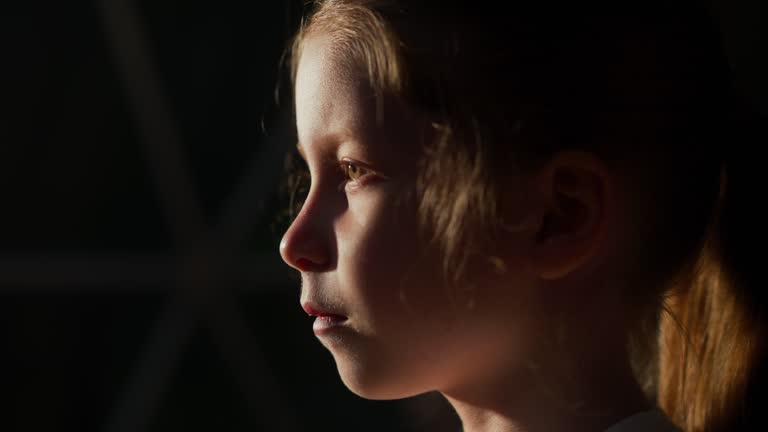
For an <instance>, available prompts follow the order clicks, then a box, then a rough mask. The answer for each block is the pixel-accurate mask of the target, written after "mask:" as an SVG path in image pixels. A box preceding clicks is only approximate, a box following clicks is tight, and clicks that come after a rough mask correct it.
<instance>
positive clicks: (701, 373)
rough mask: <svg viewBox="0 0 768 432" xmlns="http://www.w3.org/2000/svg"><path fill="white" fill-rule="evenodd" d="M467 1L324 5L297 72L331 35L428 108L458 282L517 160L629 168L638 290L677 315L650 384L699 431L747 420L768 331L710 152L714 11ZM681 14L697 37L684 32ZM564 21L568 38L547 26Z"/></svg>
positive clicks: (484, 242)
mask: <svg viewBox="0 0 768 432" xmlns="http://www.w3.org/2000/svg"><path fill="white" fill-rule="evenodd" d="M415 3H418V5H417V4H415ZM458 3H461V2H439V1H438V2H429V1H425V2H406V1H392V0H390V1H387V0H325V1H317V2H315V7H314V9H313V11H312V13H311V14H310V15H309V18H308V19H307V20H306V21H304V22H303V23H302V26H301V29H300V31H299V32H298V34H297V35H296V37H295V39H294V41H293V45H292V56H291V60H292V63H291V70H292V77H294V78H295V74H296V70H297V67H298V61H299V58H300V56H301V52H302V50H303V49H304V42H305V41H306V40H307V39H308V38H310V37H312V36H314V35H323V36H324V37H330V38H331V40H332V41H333V45H334V47H335V49H336V51H335V54H336V55H338V56H339V59H342V60H344V61H354V62H356V66H358V67H361V68H362V70H363V71H365V72H366V73H367V74H368V78H369V82H370V85H371V88H373V89H374V91H375V92H376V94H377V100H379V101H380V103H382V102H381V100H382V99H383V96H384V95H385V94H390V95H394V96H396V97H399V98H401V99H403V100H405V101H407V102H408V103H409V104H411V105H412V106H414V107H415V108H416V109H419V110H421V111H423V112H425V113H429V114H430V115H431V118H432V119H433V122H432V130H433V132H434V134H433V135H432V136H431V139H430V140H429V141H428V142H426V143H425V155H424V158H423V169H422V171H421V178H420V179H419V194H420V195H419V199H420V200H419V203H420V214H421V218H422V227H423V230H424V232H425V233H427V235H428V236H429V238H430V239H432V240H433V241H434V244H435V245H436V247H437V250H439V251H440V252H441V253H442V254H443V256H444V264H445V270H446V271H445V274H446V277H447V278H449V279H451V280H453V281H459V280H460V279H461V277H462V271H463V268H464V266H465V265H466V262H467V260H468V259H469V258H470V257H472V256H473V255H478V254H482V253H483V251H484V250H485V249H486V247H487V246H488V245H489V244H491V241H490V239H491V238H492V237H493V232H494V230H495V229H498V228H499V226H500V224H501V221H499V219H498V217H499V215H498V210H497V208H496V206H497V203H498V196H497V190H496V187H497V184H498V182H499V179H500V178H501V177H502V176H503V175H504V174H505V173H507V172H509V171H515V170H524V169H526V168H527V167H530V166H533V165H535V164H536V163H537V162H539V161H542V160H545V159H546V158H547V157H549V156H551V155H552V154H554V153H556V152H557V151H559V150H562V149H567V148H578V149H583V150H586V151H590V152H594V153H596V154H598V155H599V156H600V157H602V158H604V159H606V160H609V161H612V162H613V163H616V164H620V163H624V165H622V167H624V168H627V167H628V168H627V176H634V177H633V180H634V181H635V182H636V183H637V184H639V185H640V186H638V191H639V194H638V197H639V198H638V204H637V210H638V211H643V212H645V213H647V216H648V217H647V221H648V223H647V224H646V225H645V226H643V227H638V228H639V229H638V234H637V238H636V240H637V244H634V245H633V248H632V249H633V252H632V253H631V254H629V255H628V256H627V257H626V261H627V263H626V265H627V270H626V272H627V273H631V274H635V275H640V277H638V278H636V279H637V280H636V282H635V284H634V286H633V287H632V289H633V290H634V291H635V292H636V293H638V294H639V295H640V297H639V298H641V299H642V300H641V303H643V304H646V303H648V304H652V305H653V306H654V308H655V309H654V311H653V312H654V314H655V313H656V311H658V310H661V308H663V309H664V310H665V311H666V312H667V313H664V314H661V320H660V323H656V324H655V327H654V329H655V331H654V332H653V334H658V346H657V347H656V349H653V350H651V351H654V352H657V354H656V357H654V358H655V359H656V360H657V361H658V363H657V364H655V365H654V366H655V367H653V368H651V369H652V370H656V371H658V372H657V374H656V375H655V376H654V377H653V380H652V381H653V382H652V385H651V386H650V387H651V388H654V389H655V391H656V392H657V393H656V395H654V396H655V397H656V398H657V400H658V403H659V404H660V406H661V407H662V408H663V409H665V411H666V412H667V413H668V414H669V416H670V417H671V418H672V419H673V420H674V421H675V422H676V423H677V424H678V425H679V426H681V427H682V428H683V429H684V430H686V431H691V432H693V431H697V432H698V431H713V430H724V428H728V427H731V426H733V425H736V424H740V423H739V422H740V421H743V419H744V417H745V413H744V412H743V409H741V408H743V403H744V400H745V398H746V394H747V390H746V389H747V386H748V381H749V377H750V376H751V374H752V373H754V371H755V370H756V364H757V362H758V359H759V358H761V356H762V352H763V347H762V345H761V343H760V340H761V338H762V336H763V332H764V326H763V325H762V322H761V321H760V320H759V319H758V318H759V317H757V316H756V315H755V314H753V313H751V310H750V308H749V306H748V304H747V301H746V300H745V298H746V297H745V296H744V295H742V294H743V293H744V292H746V291H745V290H746V289H747V287H745V286H744V284H743V283H742V281H741V280H740V279H739V278H738V275H736V273H734V270H733V266H730V265H729V257H728V256H726V255H729V254H730V255H733V254H732V252H731V251H729V250H728V248H727V247H725V246H724V245H723V244H722V243H723V241H722V240H723V237H724V236H723V233H728V232H730V230H731V225H732V224H734V222H733V220H730V219H729V220H728V221H723V220H721V218H720V217H719V216H720V215H721V214H724V212H726V207H727V208H730V207H732V203H730V201H729V199H730V198H729V197H731V195H732V191H733V188H734V186H733V185H732V184H726V182H724V178H725V177H727V175H726V174H729V172H728V170H729V169H731V170H732V169H733V166H732V165H733V164H728V163H726V162H724V161H723V158H722V157H721V153H722V152H718V151H717V150H716V151H712V152H709V151H707V150H705V147H706V144H707V143H713V142H714V143H717V142H718V141H719V140H725V138H726V136H727V133H728V125H729V123H727V122H725V121H722V120H723V118H722V116H723V115H724V113H723V111H722V109H721V108H722V105H724V104H725V103H726V102H727V100H728V97H729V96H728V91H727V90H726V89H725V87H726V86H725V85H724V84H723V83H724V82H725V81H726V80H727V78H726V75H727V73H725V72H724V69H726V67H725V66H724V61H723V59H722V58H720V57H719V55H718V53H716V52H714V50H712V48H713V47H714V46H717V43H716V42H713V38H712V37H711V36H712V34H711V33H712V32H711V29H709V27H708V25H709V22H708V21H707V20H706V19H705V18H704V17H703V16H701V15H697V14H696V13H694V12H692V11H693V9H692V8H686V7H684V5H678V6H677V7H678V9H675V7H672V6H669V7H666V8H662V7H661V6H660V5H659V4H656V5H655V6H654V4H653V2H651V1H648V2H640V4H643V6H642V7H640V6H638V5H637V4H633V6H626V9H621V10H619V9H616V10H602V9H590V4H582V3H580V4H579V5H578V6H576V5H574V6H571V7H572V8H575V9H573V10H571V9H569V10H568V11H567V12H566V11H560V12H559V13H558V12H552V11H551V10H550V11H548V10H547V5H543V4H542V5H540V6H539V9H536V7H530V8H524V7H522V6H520V5H516V8H517V10H516V11H514V12H513V13H509V14H505V13H503V12H501V11H498V12H492V13H484V14H483V13H479V12H477V11H474V12H477V13H464V12H466V11H465V10H464V9H462V7H461V5H460V4H458ZM629 3H631V2H629ZM646 3H647V4H646ZM681 3H682V2H681ZM592 6H594V5H592ZM616 8H619V7H618V6H616ZM438 10H439V12H436V11H438ZM590 11H591V12H590ZM596 11H599V13H596ZM486 12H487V11H486ZM612 12H615V13H616V15H615V16H612V15H611V13H612ZM555 16H557V17H558V19H555ZM681 17H685V18H686V19H685V20H684V23H689V24H691V26H692V28H693V30H694V31H692V32H691V34H693V35H694V36H690V35H688V36H686V35H684V34H683V33H681V32H679V31H677V30H675V29H678V28H680V27H682V23H681V22H679V19H681ZM543 18H547V20H544V19H543ZM549 18H552V19H549ZM508 21H512V22H508ZM550 21H551V22H550ZM545 22H546V23H548V24H546V25H545V24H544V23H545ZM426 25H428V26H429V28H428V29H425V28H421V27H419V26H426ZM558 26H560V27H562V28H563V29H565V30H561V31H562V32H564V33H566V32H569V33H568V38H565V39H557V38H555V37H550V33H549V32H550V31H552V29H557V28H558ZM584 29H589V31H584ZM676 50H679V51H676ZM681 52H684V53H686V54H687V56H688V57H683V58H680V57H681V56H680V53H681ZM563 70H567V71H568V73H567V74H564V73H563ZM718 122H720V124H721V126H720V127H719V128H718V127H717V125H718ZM705 125H706V126H707V127H709V128H710V130H704V126H705ZM617 143H620V145H619V144H617ZM692 152H695V153H696V155H697V158H698V159H697V160H696V161H695V162H692V161H691V153H692ZM662 154H663V155H664V157H660V155H662ZM648 171H652V172H653V174H652V175H649V174H648ZM730 183H732V182H730ZM481 227H482V228H483V229H480V228H481ZM640 228H642V229H640ZM725 237H727V235H726V236H725ZM658 239H663V240H658ZM628 249H629V248H628ZM730 255H729V256H730ZM670 287H672V288H670ZM655 316H656V315H655Z"/></svg>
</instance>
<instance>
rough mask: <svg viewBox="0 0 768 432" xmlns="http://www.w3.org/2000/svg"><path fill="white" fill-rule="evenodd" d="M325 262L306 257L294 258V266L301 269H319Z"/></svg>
mask: <svg viewBox="0 0 768 432" xmlns="http://www.w3.org/2000/svg"><path fill="white" fill-rule="evenodd" d="M324 265H325V263H323V262H317V261H313V260H311V259H307V258H298V259H297V260H296V267H297V268H298V269H299V270H301V271H319V270H320V269H321V268H322V267H323V266H324Z"/></svg>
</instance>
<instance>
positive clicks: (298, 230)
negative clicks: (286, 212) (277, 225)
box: [280, 201, 332, 272]
mask: <svg viewBox="0 0 768 432" xmlns="http://www.w3.org/2000/svg"><path fill="white" fill-rule="evenodd" d="M314 206H315V205H314V204H312V203H310V202H309V201H307V202H306V203H305V204H304V207H303V208H302V210H301V212H299V215H298V216H297V217H296V219H295V220H294V221H293V223H292V224H291V226H290V227H289V228H288V230H287V231H286V232H285V234H284V235H283V238H282V240H281V241H280V256H282V258H283V261H285V263H286V264H288V265H289V266H291V267H293V268H295V269H296V270H299V271H301V272H321V271H325V270H327V269H328V268H329V267H330V266H331V262H332V248H331V242H330V241H329V238H328V236H329V235H328V234H327V229H324V227H323V223H322V217H321V215H320V214H319V213H318V212H316V211H314V210H315V209H314Z"/></svg>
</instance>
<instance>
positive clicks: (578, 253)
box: [528, 152, 611, 280]
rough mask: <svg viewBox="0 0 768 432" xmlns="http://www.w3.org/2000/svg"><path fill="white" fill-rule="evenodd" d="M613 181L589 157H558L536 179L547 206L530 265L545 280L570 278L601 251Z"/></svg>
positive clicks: (565, 154) (578, 154) (577, 154)
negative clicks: (607, 203) (606, 211)
mask: <svg viewBox="0 0 768 432" xmlns="http://www.w3.org/2000/svg"><path fill="white" fill-rule="evenodd" d="M610 181H611V180H610V176H609V174H608V171H607V169H606V168H605V166H604V164H603V163H602V161H600V160H599V159H598V158H597V157H596V156H594V155H591V154H589V153H585V152H563V153H560V154H558V155H556V156H555V157H554V158H553V159H552V160H551V161H550V162H549V163H548V164H547V165H546V166H545V167H544V168H543V169H542V170H541V171H540V172H539V174H538V175H537V176H536V187H535V193H537V194H540V200H541V202H543V203H546V204H545V207H544V208H543V211H542V212H541V214H540V220H539V224H538V227H539V228H538V230H537V232H536V233H535V238H534V239H532V241H531V249H530V253H529V257H528V259H529V264H530V267H531V268H532V270H533V271H534V272H535V273H536V274H537V275H538V277H540V278H542V279H547V280H552V279H560V278H563V277H566V276H567V275H569V274H571V273H573V272H575V271H578V270H579V269H581V268H583V267H584V266H585V265H587V263H588V262H590V260H592V258H593V257H594V255H595V252H596V250H597V249H598V247H599V246H600V243H601V239H602V233H603V231H604V225H605V217H606V214H605V209H606V200H607V199H608V194H607V190H608V189H609V187H610Z"/></svg>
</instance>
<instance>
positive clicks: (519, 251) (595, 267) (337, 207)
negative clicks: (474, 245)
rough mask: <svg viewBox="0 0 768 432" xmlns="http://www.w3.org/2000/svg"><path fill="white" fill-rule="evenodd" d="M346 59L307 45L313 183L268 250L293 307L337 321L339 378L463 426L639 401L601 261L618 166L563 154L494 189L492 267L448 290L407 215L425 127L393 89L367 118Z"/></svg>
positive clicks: (623, 308)
mask: <svg viewBox="0 0 768 432" xmlns="http://www.w3.org/2000/svg"><path fill="white" fill-rule="evenodd" d="M343 60H344V58H343V57H340V56H339V55H338V53H337V52H334V51H333V50H332V49H331V44H330V42H329V40H328V39H327V38H325V37H322V36H313V37H310V38H309V39H308V40H306V41H305V45H304V49H303V52H302V56H301V58H300V61H299V68H298V72H297V79H296V89H295V90H296V118H297V130H298V136H299V141H300V151H301V152H302V155H303V156H304V157H305V159H306V161H307V164H308V166H309V169H310V174H311V178H312V184H311V187H310V191H309V194H308V196H307V199H306V201H305V203H304V205H303V207H302V210H301V212H300V213H299V215H298V216H297V218H296V219H295V221H294V222H293V224H292V225H291V227H290V228H289V229H288V231H287V232H286V233H285V235H284V237H283V240H282V242H281V244H280V252H281V254H282V256H283V259H284V260H285V262H286V263H287V264H289V265H290V266H292V267H294V268H295V269H297V270H298V271H300V272H301V276H302V294H301V302H302V304H305V305H306V304H307V303H311V304H313V305H314V306H316V307H320V308H322V309H323V310H325V311H329V312H332V313H335V314H339V315H344V316H346V317H347V321H346V322H344V324H343V325H342V326H341V327H340V328H338V329H336V330H335V331H333V332H331V333H328V334H323V335H319V336H318V338H319V340H320V342H321V343H322V344H323V345H324V346H325V347H326V348H327V349H328V350H329V351H330V353H331V354H332V355H333V357H334V360H335V362H336V365H337V368H338V371H339V375H340V377H341V379H342V380H343V382H344V383H345V385H346V386H347V387H348V388H349V389H350V390H351V391H353V392H354V393H356V394H358V395H360V396H362V397H365V398H370V399H396V398H404V397H409V396H414V395H417V394H421V393H425V392H428V391H439V392H441V393H442V394H443V395H444V396H445V397H446V398H447V399H448V401H449V402H450V403H451V404H452V405H453V407H454V408H455V409H456V411H457V413H458V415H459V416H460V417H461V419H462V422H463V425H464V430H465V431H467V432H485V431H496V432H503V431H521V430H526V431H554V432H557V431H560V430H563V431H565V430H568V431H598V430H604V429H605V428H607V427H608V426H610V425H611V424H613V423H615V422H617V421H619V420H620V419H622V418H624V417H626V416H628V415H631V414H633V413H635V412H638V411H642V410H644V409H647V408H648V404H647V402H646V400H645V398H644V396H643V395H642V393H641V391H640V389H639V387H638V385H637V383H636V382H635V380H634V378H633V375H632V371H631V369H630V367H629V362H628V360H627V356H626V353H625V349H624V346H625V342H626V330H627V328H628V326H629V325H630V320H629V319H628V318H627V317H629V316H632V314H631V313H630V312H631V310H630V306H629V305H627V304H626V303H627V302H626V301H625V300H623V299H622V297H621V294H620V293H621V291H620V290H618V289H616V288H615V287H613V286H611V285H610V284H608V283H607V280H608V278H607V277H605V276H604V275H603V273H605V272H604V271H602V270H601V269H604V268H605V267H606V266H608V265H612V264H614V263H613V262H611V261H610V259H609V258H610V257H613V256H617V253H618V252H619V251H620V250H621V247H622V244H623V242H624V241H625V240H626V238H627V236H626V233H627V232H628V230H629V228H630V226H629V223H628V220H629V218H628V217H626V216H625V213H626V209H625V207H626V206H624V205H623V203H622V200H621V196H622V195H621V186H620V182H619V181H618V180H616V178H615V176H613V175H612V174H611V173H610V171H609V170H608V169H607V168H606V167H605V166H603V165H602V164H601V163H600V162H599V160H597V159H596V158H594V157H592V156H591V155H588V154H583V153H575V152H570V153H562V154H559V155H556V156H555V157H554V158H552V160H551V161H550V162H549V163H548V164H547V165H546V166H544V167H543V168H541V169H540V170H538V171H537V172H535V173H532V174H530V175H526V176H521V177H519V178H518V179H516V180H515V182H514V184H505V185H504V187H503V188H501V190H502V197H501V204H502V205H501V206H500V207H501V209H502V216H503V217H504V218H505V221H506V222H507V224H508V225H513V226H517V227H518V228H516V229H512V230H509V231H507V232H504V233H502V234H500V235H499V236H498V237H497V240H498V244H496V245H494V246H493V250H494V256H496V257H497V258H498V259H499V260H501V262H503V264H504V267H505V271H503V272H498V271H494V267H493V266H491V265H490V264H489V263H488V262H487V261H483V260H476V262H472V263H470V266H469V269H470V274H469V278H468V280H471V281H472V286H471V289H469V290H466V292H465V293H464V294H462V295H459V296H455V295H453V291H451V290H450V289H449V288H448V287H446V286H445V284H443V283H442V278H441V277H440V276H439V275H440V274H441V271H442V268H441V262H440V259H439V257H438V256H437V254H435V253H434V251H433V250H430V249H429V248H428V247H427V246H426V244H425V242H423V241H421V240H420V234H419V229H418V223H417V221H418V214H417V211H416V209H417V200H416V199H417V198H416V194H415V184H416V176H417V175H418V169H419V166H418V162H419V155H420V151H421V150H422V148H423V139H424V138H423V137H424V136H426V134H425V130H426V124H427V121H426V120H425V118H424V117H423V116H421V115H420V114H419V113H416V112H413V111H411V110H410V109H409V107H408V106H407V105H405V104H404V103H402V102H400V101H398V100H397V98H395V97H387V98H386V99H385V101H384V104H383V110H384V111H383V116H381V117H380V118H381V119H382V121H378V120H377V118H379V117H377V115H376V114H377V113H376V106H377V104H376V103H375V99H374V96H373V92H372V90H371V89H370V88H369V86H368V84H367V82H368V81H367V79H366V76H367V75H366V74H365V73H364V71H363V70H361V69H360V68H358V67H356V66H355V65H354V63H352V62H349V61H343ZM350 164H351V165H350ZM343 167H346V168H347V170H346V171H345V169H343ZM523 221H525V223H523ZM624 247H626V246H624Z"/></svg>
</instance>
